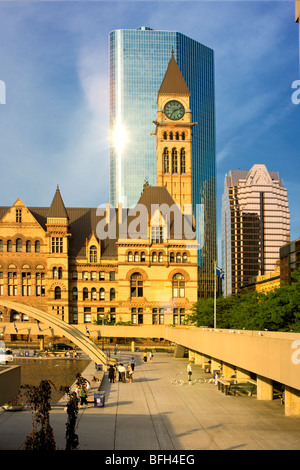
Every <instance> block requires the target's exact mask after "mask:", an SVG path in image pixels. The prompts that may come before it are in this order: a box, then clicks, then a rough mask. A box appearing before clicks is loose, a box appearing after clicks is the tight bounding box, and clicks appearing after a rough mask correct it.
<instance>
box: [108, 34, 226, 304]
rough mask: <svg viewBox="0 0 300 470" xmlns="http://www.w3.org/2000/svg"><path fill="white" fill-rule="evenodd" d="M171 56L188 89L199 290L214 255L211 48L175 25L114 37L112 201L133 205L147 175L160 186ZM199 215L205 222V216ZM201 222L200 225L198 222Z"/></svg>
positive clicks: (209, 283) (209, 277) (208, 278)
mask: <svg viewBox="0 0 300 470" xmlns="http://www.w3.org/2000/svg"><path fill="white" fill-rule="evenodd" d="M172 48H173V50H174V57H175V59H176V62H177V64H178V66H179V68H180V70H181V73H182V75H183V77H184V79H185V81H186V84H187V86H188V88H189V90H190V93H191V97H190V105H191V111H192V119H193V121H194V122H197V123H198V124H197V125H196V126H195V127H194V129H193V141H192V146H193V147H192V174H193V210H194V214H195V216H196V222H197V224H198V227H199V229H200V228H203V229H204V230H198V232H199V233H200V231H201V235H199V237H200V239H199V243H200V249H199V257H198V263H199V270H200V273H199V274H200V278H201V279H203V281H205V282H203V283H200V284H199V286H200V291H199V295H200V296H201V297H202V296H205V297H206V296H207V295H211V294H212V290H213V265H214V262H215V260H216V257H217V255H216V189H215V184H216V182H215V98H214V53H213V50H212V49H210V48H209V47H206V46H204V45H203V44H200V43H199V42H197V41H195V40H193V39H191V38H189V37H187V36H185V35H183V34H181V33H179V32H175V31H155V30H152V29H150V28H146V27H142V28H139V29H136V30H115V31H112V32H111V33H110V36H109V60H110V64H109V70H110V138H111V144H110V203H111V205H112V206H114V207H116V206H117V205H118V203H122V204H123V205H124V206H127V207H131V206H133V205H135V204H136V203H137V202H138V200H139V197H140V195H141V193H142V191H143V185H144V183H145V180H146V179H147V180H148V183H149V184H150V185H153V186H155V185H156V138H155V136H153V135H151V133H152V132H153V131H154V130H155V125H154V124H153V121H155V120H156V116H157V105H156V101H157V94H158V90H159V88H160V85H161V82H162V80H163V77H164V75H165V73H166V70H167V67H168V63H169V61H170V58H171V52H172ZM200 221H201V222H200ZM200 225H201V227H200Z"/></svg>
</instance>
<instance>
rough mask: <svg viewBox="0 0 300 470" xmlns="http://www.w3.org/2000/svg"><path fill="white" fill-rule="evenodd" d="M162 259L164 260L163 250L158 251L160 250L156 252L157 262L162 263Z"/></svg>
mask: <svg viewBox="0 0 300 470" xmlns="http://www.w3.org/2000/svg"><path fill="white" fill-rule="evenodd" d="M163 260H164V255H163V252H162V251H160V252H159V253H158V262H159V263H162V262H163Z"/></svg>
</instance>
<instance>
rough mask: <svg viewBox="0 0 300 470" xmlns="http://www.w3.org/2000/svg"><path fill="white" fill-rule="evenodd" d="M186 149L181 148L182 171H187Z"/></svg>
mask: <svg viewBox="0 0 300 470" xmlns="http://www.w3.org/2000/svg"><path fill="white" fill-rule="evenodd" d="M185 172H186V171H185V149H184V148H181V149H180V173H185Z"/></svg>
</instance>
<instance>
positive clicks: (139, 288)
mask: <svg viewBox="0 0 300 470" xmlns="http://www.w3.org/2000/svg"><path fill="white" fill-rule="evenodd" d="M130 297H143V278H142V275H141V274H140V273H134V274H132V276H131V278H130Z"/></svg>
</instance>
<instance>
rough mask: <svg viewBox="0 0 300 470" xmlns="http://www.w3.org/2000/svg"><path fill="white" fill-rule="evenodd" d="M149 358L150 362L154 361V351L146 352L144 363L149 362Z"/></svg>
mask: <svg viewBox="0 0 300 470" xmlns="http://www.w3.org/2000/svg"><path fill="white" fill-rule="evenodd" d="M148 357H149V361H150V362H152V361H153V352H152V351H149V352H145V353H144V356H143V361H144V362H147V360H148Z"/></svg>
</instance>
